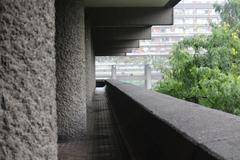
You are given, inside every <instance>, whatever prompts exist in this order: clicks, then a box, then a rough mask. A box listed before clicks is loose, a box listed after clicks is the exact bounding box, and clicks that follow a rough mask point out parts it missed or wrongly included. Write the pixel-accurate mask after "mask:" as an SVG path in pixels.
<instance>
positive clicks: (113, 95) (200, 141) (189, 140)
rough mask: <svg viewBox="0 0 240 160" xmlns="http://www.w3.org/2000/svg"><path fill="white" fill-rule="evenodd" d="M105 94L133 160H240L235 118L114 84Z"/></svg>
mask: <svg viewBox="0 0 240 160" xmlns="http://www.w3.org/2000/svg"><path fill="white" fill-rule="evenodd" d="M107 92H108V96H109V98H110V100H111V101H112V103H113V104H114V105H113V106H114V107H113V113H114V115H115V117H116V120H117V123H118V124H120V128H121V133H123V134H122V136H123V137H124V138H125V140H127V144H128V146H131V147H129V148H130V149H131V153H132V154H133V155H134V157H135V159H139V160H149V159H165V160H175V159H177V160H239V159H240V154H239V153H240V143H239V142H240V137H239V131H240V123H239V122H240V118H239V116H235V115H231V114H228V113H224V112H222V111H218V110H213V109H210V108H207V107H203V106H200V105H198V104H194V103H190V102H186V101H183V100H179V99H176V98H173V97H170V96H167V95H163V94H160V93H156V92H152V91H148V90H144V89H141V88H139V87H136V86H133V85H131V84H127V83H121V82H118V81H113V80H111V81H108V82H107Z"/></svg>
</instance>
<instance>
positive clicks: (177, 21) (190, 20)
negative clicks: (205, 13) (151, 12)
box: [174, 17, 219, 24]
mask: <svg viewBox="0 0 240 160" xmlns="http://www.w3.org/2000/svg"><path fill="white" fill-rule="evenodd" d="M218 22H219V18H211V17H206V18H175V19H174V24H210V23H218Z"/></svg>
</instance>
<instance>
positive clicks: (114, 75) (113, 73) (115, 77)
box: [111, 65, 117, 79]
mask: <svg viewBox="0 0 240 160" xmlns="http://www.w3.org/2000/svg"><path fill="white" fill-rule="evenodd" d="M111 78H112V79H117V67H116V66H115V65H112V68H111Z"/></svg>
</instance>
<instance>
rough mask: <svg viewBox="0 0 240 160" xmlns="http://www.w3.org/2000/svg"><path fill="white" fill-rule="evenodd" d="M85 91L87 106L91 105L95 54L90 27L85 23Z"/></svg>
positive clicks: (93, 89)
mask: <svg viewBox="0 0 240 160" xmlns="http://www.w3.org/2000/svg"><path fill="white" fill-rule="evenodd" d="M85 28H86V41H85V42H86V68H87V69H86V87H87V88H86V89H87V90H86V91H87V106H89V105H91V102H92V97H93V94H94V91H95V87H96V81H95V55H94V50H93V44H92V37H91V27H90V25H88V24H86V27H85Z"/></svg>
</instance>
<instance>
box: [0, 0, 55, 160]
mask: <svg viewBox="0 0 240 160" xmlns="http://www.w3.org/2000/svg"><path fill="white" fill-rule="evenodd" d="M54 37H55V9H54V0H41V1H36V0H35V1H33V0H24V1H16V0H0V159H1V160H32V159H35V160H39V159H51V160H57V124H56V118H57V117H56V102H55V97H56V92H55V85H56V78H55V49H54Z"/></svg>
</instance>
